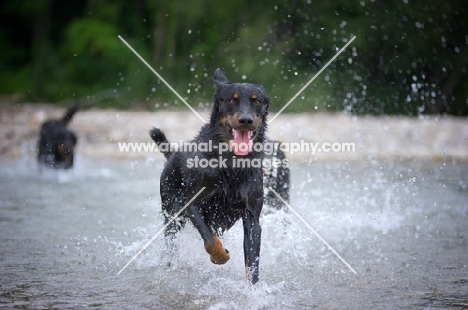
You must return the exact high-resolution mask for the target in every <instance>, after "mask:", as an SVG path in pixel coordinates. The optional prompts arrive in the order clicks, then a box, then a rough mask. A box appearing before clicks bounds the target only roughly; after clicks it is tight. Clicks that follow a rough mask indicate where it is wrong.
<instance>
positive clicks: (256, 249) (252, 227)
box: [242, 208, 262, 284]
mask: <svg viewBox="0 0 468 310" xmlns="http://www.w3.org/2000/svg"><path fill="white" fill-rule="evenodd" d="M242 220H243V224H244V258H245V268H246V273H247V279H248V280H249V281H250V283H252V284H255V283H257V282H258V274H259V270H258V265H259V261H260V240H261V235H262V227H261V226H260V221H259V215H258V214H253V213H252V212H251V211H250V210H249V209H248V208H247V209H246V210H245V213H244V216H243V217H242Z"/></svg>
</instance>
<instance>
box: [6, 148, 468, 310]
mask: <svg viewBox="0 0 468 310" xmlns="http://www.w3.org/2000/svg"><path fill="white" fill-rule="evenodd" d="M291 165H292V184H293V188H292V193H291V194H292V195H291V196H292V197H291V206H292V207H293V208H294V209H295V210H296V211H297V212H299V213H300V214H301V215H302V216H303V218H304V219H305V220H306V221H307V222H308V223H309V224H310V225H311V226H312V227H313V228H314V229H315V230H316V231H317V232H318V233H319V234H320V235H321V236H322V237H323V238H324V239H325V240H326V241H327V242H328V243H329V244H330V245H331V246H332V247H333V248H334V249H335V250H336V251H337V252H338V253H339V254H340V255H341V256H342V257H343V258H344V259H345V260H346V261H347V262H348V263H349V264H350V265H351V266H352V267H353V268H354V269H355V270H356V272H357V274H353V273H352V272H351V271H350V270H349V269H348V268H347V267H346V266H345V265H344V264H343V263H342V262H341V261H340V260H339V259H338V258H337V257H336V256H335V255H334V254H333V253H332V252H331V251H330V250H329V249H328V248H327V247H326V246H325V245H324V244H322V243H321V242H320V240H319V239H318V238H317V237H316V236H315V235H314V234H313V233H312V232H311V231H309V230H308V228H307V227H306V226H305V225H304V224H302V223H301V222H300V221H299V220H298V219H297V218H296V217H295V216H294V215H293V214H292V213H291V212H284V211H277V212H273V211H272V210H269V209H268V207H265V210H266V211H268V212H265V214H264V215H263V217H262V227H263V239H262V250H261V261H260V265H261V267H260V268H261V270H260V282H259V283H258V284H257V285H256V286H255V287H254V288H252V287H251V286H250V285H249V284H248V283H247V282H246V280H245V275H244V267H243V266H244V263H243V254H242V238H243V237H242V227H241V225H240V223H239V225H237V224H236V225H235V226H234V228H233V229H231V230H230V231H229V232H228V233H227V234H225V236H224V237H223V242H224V244H225V246H226V247H227V248H228V249H229V250H230V252H231V260H230V261H229V262H228V263H227V264H226V265H223V266H216V265H213V264H211V263H210V262H209V259H208V255H207V254H206V253H205V251H204V248H203V243H202V241H201V238H200V237H199V236H198V234H197V232H196V231H195V229H194V228H193V227H192V226H191V225H187V227H186V228H185V229H184V230H183V231H182V232H181V233H180V235H179V237H178V239H177V243H178V245H179V249H178V251H177V253H176V254H175V257H173V258H172V262H173V264H172V266H171V267H167V264H166V263H167V261H168V259H169V258H168V257H167V255H165V244H164V240H163V238H162V237H159V238H157V239H156V240H155V241H154V242H153V243H152V244H151V245H150V246H149V247H148V248H147V250H146V251H145V252H143V254H141V255H140V256H139V257H138V258H137V259H136V260H135V261H134V262H133V263H132V264H131V265H130V266H129V267H128V268H127V269H125V270H124V271H123V272H122V273H121V274H120V275H117V272H118V271H119V270H120V269H121V268H122V267H123V266H124V265H125V264H126V263H127V262H128V261H129V260H130V259H131V257H132V256H133V255H135V254H136V253H137V252H138V251H139V250H140V249H141V248H142V247H143V246H144V245H145V244H146V242H148V241H149V240H150V239H151V238H152V237H153V236H154V235H155V234H156V232H157V231H158V230H159V229H160V228H161V227H162V225H163V219H162V216H161V214H160V199H159V174H160V173H161V170H162V167H163V161H162V160H161V159H160V158H159V157H155V158H154V159H153V158H149V159H146V160H145V159H141V160H129V159H115V158H102V159H96V158H84V157H78V158H77V161H76V167H75V169H74V170H72V171H42V172H40V171H39V170H38V168H37V166H36V163H35V161H34V159H32V158H28V157H23V158H20V159H15V160H13V159H8V158H0V308H8V309H9V308H15V307H16V308H36V309H48V308H57V309H63V308H73V309H75V308H77V309H80V308H91V309H95V308H96V309H124V308H126V309H129V308H134V309H142V308H148V309H174V308H179V309H310V308H317V309H345V308H346V309H402V308H411V309H424V308H427V307H429V308H431V307H433V308H450V307H454V308H457V307H458V308H461V306H460V305H463V303H464V304H465V305H466V303H468V266H467V265H468V260H467V258H468V243H467V240H468V203H467V202H468V163H467V162H465V161H460V160H452V159H448V158H447V159H442V160H438V161H434V160H415V159H413V160H402V159H397V158H389V159H372V158H369V159H366V160H352V161H313V160H311V161H308V160H304V161H301V162H299V161H298V162H292V163H291Z"/></svg>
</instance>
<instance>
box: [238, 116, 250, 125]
mask: <svg viewBox="0 0 468 310" xmlns="http://www.w3.org/2000/svg"><path fill="white" fill-rule="evenodd" d="M239 124H240V125H243V126H245V125H252V124H253V116H252V115H250V114H241V115H239Z"/></svg>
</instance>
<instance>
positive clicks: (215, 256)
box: [189, 205, 230, 265]
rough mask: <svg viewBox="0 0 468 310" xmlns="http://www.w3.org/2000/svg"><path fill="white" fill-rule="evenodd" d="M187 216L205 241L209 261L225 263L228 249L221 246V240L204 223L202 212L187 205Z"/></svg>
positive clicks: (227, 258) (227, 257)
mask: <svg viewBox="0 0 468 310" xmlns="http://www.w3.org/2000/svg"><path fill="white" fill-rule="evenodd" d="M189 218H190V220H191V221H192V223H193V226H195V228H196V229H197V230H198V232H199V233H200V235H201V237H202V239H203V242H204V243H205V250H206V252H208V254H210V260H211V262H212V263H213V264H219V265H222V264H225V263H226V262H227V261H228V260H229V258H230V256H229V251H228V250H227V249H225V248H224V247H223V244H222V243H221V241H220V240H219V239H218V237H217V236H216V235H215V234H214V233H213V231H212V229H211V228H210V227H209V226H208V225H207V224H206V223H205V219H204V217H203V214H202V212H201V210H200V208H198V206H196V205H192V206H190V207H189Z"/></svg>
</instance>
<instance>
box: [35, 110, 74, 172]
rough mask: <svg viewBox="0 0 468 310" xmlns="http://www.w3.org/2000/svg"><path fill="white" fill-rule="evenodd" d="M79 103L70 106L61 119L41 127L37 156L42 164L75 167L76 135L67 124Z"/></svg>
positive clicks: (54, 166) (59, 167)
mask: <svg viewBox="0 0 468 310" xmlns="http://www.w3.org/2000/svg"><path fill="white" fill-rule="evenodd" d="M78 108H79V104H78V103H75V104H74V105H73V106H72V107H70V108H69V109H68V110H67V111H66V113H65V115H64V116H63V117H62V118H61V119H54V120H49V121H47V122H45V123H44V124H43V125H42V126H41V129H40V137H39V143H38V149H37V158H38V161H39V163H40V164H41V165H43V166H45V167H48V168H54V169H70V168H72V167H73V158H74V148H75V145H76V142H77V138H76V135H75V134H74V133H73V131H71V130H70V129H69V128H68V127H67V125H68V123H69V122H70V120H71V119H72V117H73V115H74V114H75V112H76V111H78Z"/></svg>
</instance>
